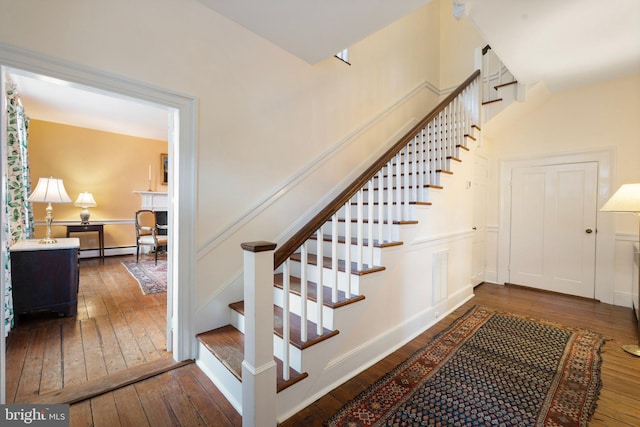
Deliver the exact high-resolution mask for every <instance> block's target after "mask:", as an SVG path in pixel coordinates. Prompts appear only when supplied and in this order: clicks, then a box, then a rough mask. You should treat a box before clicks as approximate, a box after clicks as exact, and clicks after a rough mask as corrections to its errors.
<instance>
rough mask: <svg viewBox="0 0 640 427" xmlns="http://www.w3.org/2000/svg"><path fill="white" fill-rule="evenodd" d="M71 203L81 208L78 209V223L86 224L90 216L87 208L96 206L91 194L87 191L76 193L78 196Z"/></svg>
mask: <svg viewBox="0 0 640 427" xmlns="http://www.w3.org/2000/svg"><path fill="white" fill-rule="evenodd" d="M73 204H74V206H78V207H80V208H82V211H80V221H81V222H80V223H81V224H82V225H88V224H89V216H90V214H89V209H88V208H93V207H96V206H98V204H97V203H96V201H95V200H94V198H93V194H91V193H89V192H88V191H84V192H82V193H80V194H79V195H78V198H77V199H76V201H75V202H74V203H73Z"/></svg>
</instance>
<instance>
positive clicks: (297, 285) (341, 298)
mask: <svg viewBox="0 0 640 427" xmlns="http://www.w3.org/2000/svg"><path fill="white" fill-rule="evenodd" d="M273 279H274V282H275V285H276V287H278V288H280V289H282V287H283V276H282V273H278V274H274V276H273ZM317 287H318V285H317V283H315V282H312V281H310V280H307V299H309V300H311V301H314V302H315V301H317ZM301 288H302V281H301V280H300V278H298V277H290V278H289V289H290V291H291V292H292V293H294V294H296V295H298V296H300V295H302V290H301ZM331 292H332V291H331V288H330V287H328V286H323V287H322V305H324V306H327V307H330V308H339V307H344V306H345V305H349V304H352V303H354V302H358V301H362V300H363V299H365V297H364V295H353V294H352V295H351V296H350V297H347V295H346V294H345V292H344V291H338V300H337V301H336V302H333V301H331ZM314 328H315V325H314Z"/></svg>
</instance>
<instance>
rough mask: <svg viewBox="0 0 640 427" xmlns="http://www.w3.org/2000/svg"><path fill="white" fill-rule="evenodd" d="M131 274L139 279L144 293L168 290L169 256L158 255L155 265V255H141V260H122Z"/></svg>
mask: <svg viewBox="0 0 640 427" xmlns="http://www.w3.org/2000/svg"><path fill="white" fill-rule="evenodd" d="M122 265H124V267H125V268H126V269H127V271H128V272H129V274H131V275H132V276H133V278H134V279H136V280H137V281H138V284H139V285H140V290H141V291H142V293H143V294H144V295H148V294H155V293H157V292H166V291H167V258H166V257H158V265H155V261H154V259H153V256H150V257H143V256H141V257H140V261H139V262H138V263H136V261H135V260H133V261H130V260H126V261H122Z"/></svg>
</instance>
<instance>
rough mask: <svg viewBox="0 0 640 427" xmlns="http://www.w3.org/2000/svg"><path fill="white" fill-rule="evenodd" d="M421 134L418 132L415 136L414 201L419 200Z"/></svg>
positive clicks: (413, 162)
mask: <svg viewBox="0 0 640 427" xmlns="http://www.w3.org/2000/svg"><path fill="white" fill-rule="evenodd" d="M420 134H421V133H419V134H417V135H416V136H414V137H413V156H412V159H411V160H412V162H411V187H412V188H413V191H412V193H413V197H412V199H413V201H416V202H417V201H418V170H419V167H420V165H419V161H420V160H419V158H420V154H419V151H418V148H419V145H420Z"/></svg>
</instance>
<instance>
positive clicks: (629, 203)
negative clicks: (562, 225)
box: [600, 183, 640, 356]
mask: <svg viewBox="0 0 640 427" xmlns="http://www.w3.org/2000/svg"><path fill="white" fill-rule="evenodd" d="M600 210H601V211H603V212H628V213H633V214H636V215H637V216H638V225H639V227H638V228H639V230H640V183H637V184H624V185H623V186H621V187H620V188H619V189H618V191H616V192H615V194H614V195H613V196H611V198H610V199H609V200H608V201H607V203H605V204H604V206H602V208H601V209H600ZM638 237H639V238H640V234H639V235H638ZM632 286H640V283H634V284H633V285H632ZM632 294H633V292H632ZM636 295H637V294H636ZM633 304H634V305H635V308H636V310H638V305H639V304H640V298H636V301H633ZM638 312H639V311H636V313H638ZM636 315H637V314H636ZM637 320H638V326H640V318H638V319H637ZM638 335H639V343H640V331H639V332H638ZM622 348H623V350H624V351H626V352H627V353H631V354H633V355H634V356H640V346H638V345H624V346H622Z"/></svg>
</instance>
